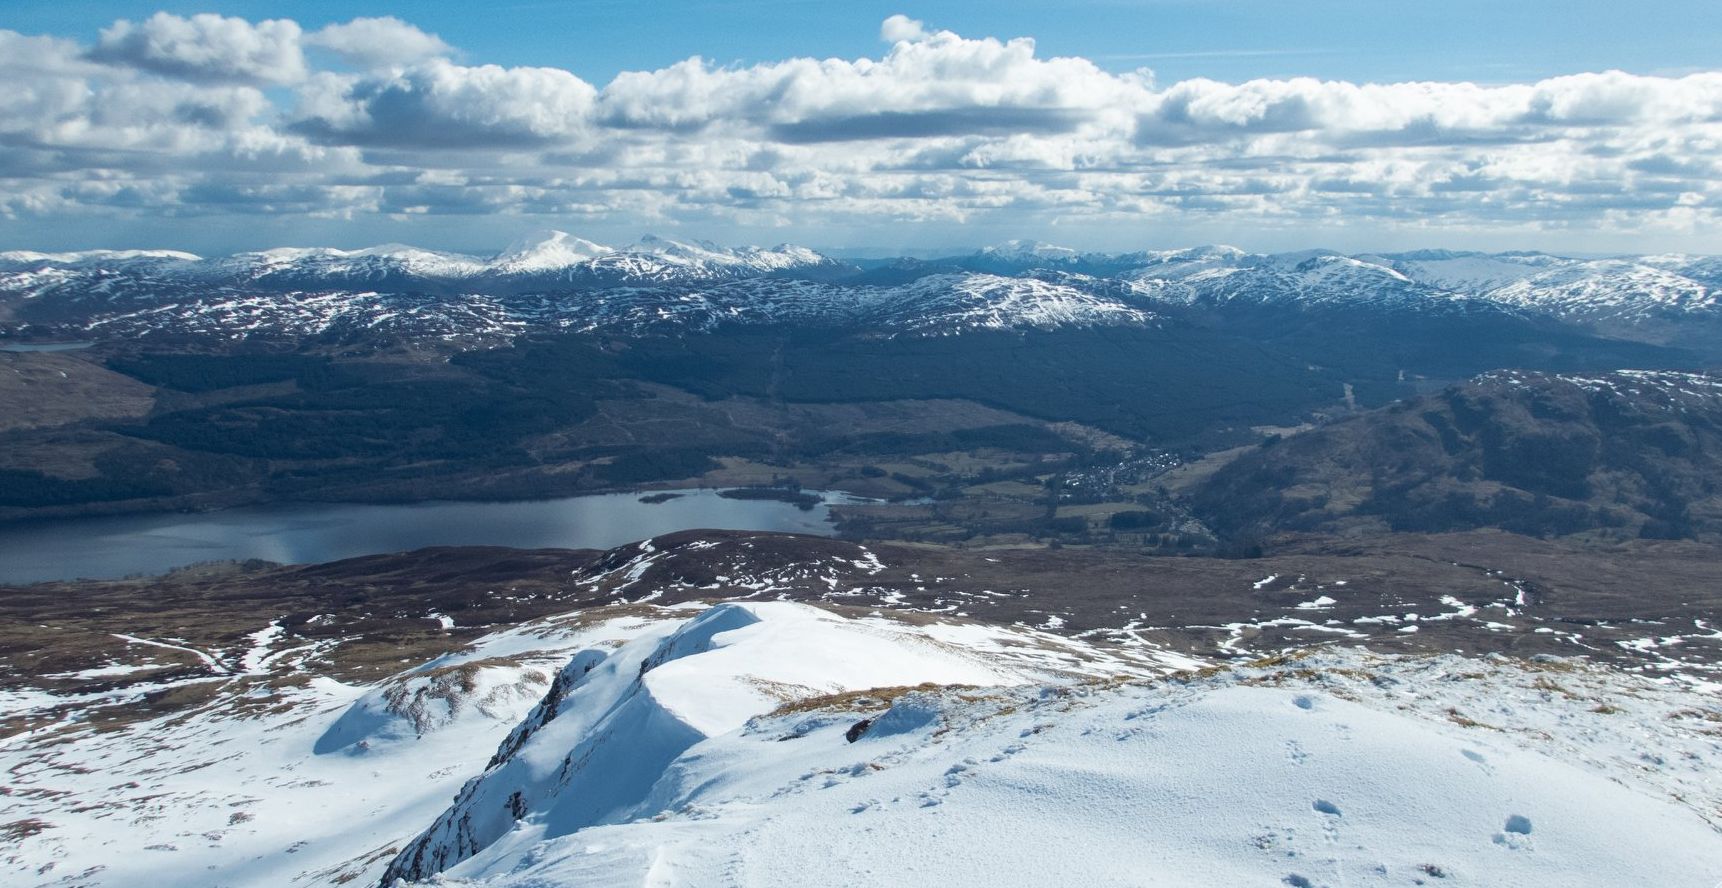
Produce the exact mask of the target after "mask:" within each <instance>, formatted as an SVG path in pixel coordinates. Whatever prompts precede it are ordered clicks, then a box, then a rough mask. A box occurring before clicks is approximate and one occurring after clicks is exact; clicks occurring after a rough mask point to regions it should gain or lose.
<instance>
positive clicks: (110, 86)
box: [0, 13, 1722, 249]
mask: <svg viewBox="0 0 1722 888" xmlns="http://www.w3.org/2000/svg"><path fill="white" fill-rule="evenodd" d="M880 37H881V40H882V50H881V53H880V55H879V57H877V58H862V59H815V58H805V57H792V58H787V59H784V60H781V61H774V62H766V63H761V64H756V65H751V66H745V67H740V66H721V65H714V64H712V63H710V62H708V61H705V60H703V59H700V58H690V59H687V60H685V61H682V62H679V63H677V64H674V65H670V66H669V67H666V68H662V69H658V70H652V71H635V72H626V73H623V74H621V75H618V76H617V77H615V78H614V79H613V80H612V81H611V82H609V83H607V84H602V85H598V84H592V83H587V82H586V81H584V80H582V79H580V78H579V77H577V76H575V75H574V74H572V73H570V72H568V71H565V70H561V69H557V68H529V67H514V68H505V67H500V66H496V65H488V64H466V63H465V62H464V61H463V60H458V56H457V54H456V52H455V50H454V49H453V48H452V47H450V46H449V45H448V44H447V43H445V42H444V41H443V40H442V39H441V38H439V37H437V36H436V35H433V34H428V33H426V32H424V31H422V30H420V29H418V28H416V27H414V26H413V25H411V24H409V23H407V22H403V21H400V20H398V19H394V18H360V19H354V20H353V21H351V22H346V23H342V24H336V25H331V26H329V27H325V28H322V29H321V30H317V31H311V32H307V31H306V30H305V29H303V28H302V27H301V26H300V25H299V24H297V23H295V22H293V21H289V20H285V19H275V20H268V21H258V22H253V21H247V20H244V19H238V18H227V17H222V16H217V15H194V16H191V17H189V18H187V17H181V16H176V15H170V14H167V13H157V14H155V15H153V16H151V17H149V18H147V19H144V20H142V21H125V20H122V21H118V22H115V23H114V24H113V25H112V26H110V27H109V28H106V29H104V30H102V31H101V32H100V34H99V35H98V37H97V38H96V40H95V41H94V42H93V43H91V44H82V43H79V42H77V41H74V40H68V39H64V38H61V37H55V36H31V35H23V34H18V33H15V32H10V31H0V75H4V77H5V79H6V81H7V82H8V84H9V85H10V87H9V89H8V90H6V91H3V92H0V178H3V179H4V188H3V189H0V217H3V218H5V219H6V220H9V221H15V222H22V221H27V220H76V219H79V218H87V217H91V216H97V217H113V216H116V215H117V216H124V217H136V218H148V217H172V218H200V217H205V216H214V215H229V214H273V215H285V214H302V215H308V216H312V217H318V218H331V219H336V218H339V219H364V218H375V219H399V218H407V217H415V216H430V215H438V214H460V215H472V214H494V215H504V216H535V215H555V216H562V217H576V218H579V219H588V220H592V221H593V222H594V223H598V224H628V225H652V224H663V223H666V222H667V223H671V224H684V225H692V226H700V225H704V226H708V227H715V226H730V225H735V226H743V227H749V228H755V229H758V228H788V229H795V230H798V231H818V230H820V229H822V228H826V227H830V228H841V229H843V230H851V231H853V230H864V229H867V228H869V227H874V226H881V227H882V226H898V225H902V224H904V223H925V224H932V225H945V226H952V225H960V224H977V225H997V224H1003V223H1005V222H1008V224H1010V225H1012V226H1014V227H1016V228H1018V229H1021V230H1037V229H1041V228H1046V227H1049V226H1053V225H1065V226H1082V225H1093V226H1117V225H1120V224H1124V225H1128V224H1132V223H1135V224H1157V225H1160V226H1163V227H1164V226H1168V225H1172V226H1175V225H1178V224H1184V223H1190V224H1212V223H1223V224H1228V225H1233V226H1249V225H1256V226H1270V227H1271V226H1279V227H1282V228H1291V227H1303V228H1308V227H1310V226H1315V227H1317V228H1319V227H1321V226H1334V225H1347V226H1366V227H1367V226H1395V227H1411V228H1422V229H1428V230H1431V231H1437V232H1438V231H1442V230H1457V229H1471V230H1537V231H1551V232H1561V231H1587V232H1596V231H1602V232H1618V233H1620V234H1621V235H1622V236H1633V237H1643V236H1644V235H1645V234H1646V233H1652V234H1654V233H1657V232H1668V233H1670V234H1673V235H1682V236H1685V237H1687V238H1688V239H1689V240H1690V239H1691V238H1694V237H1696V238H1700V239H1702V238H1705V237H1713V236H1714V235H1713V234H1707V233H1711V232H1716V231H1718V230H1722V229H1719V228H1718V227H1717V222H1718V221H1719V220H1718V218H1717V217H1718V208H1719V207H1722V184H1719V183H1722V162H1719V160H1718V158H1722V72H1707V73H1697V74H1690V75H1687V76H1681V77H1656V76H1641V75H1633V74H1627V73H1622V72H1619V71H1605V72H1595V73H1580V74H1575V75H1572V76H1567V77H1559V78H1554V79H1549V80H1544V81H1541V82H1536V83H1524V84H1504V85H1479V84H1474V83H1463V82H1418V83H1347V82H1336V81H1324V80H1315V79H1307V78H1295V79H1282V80H1252V81H1248V82H1245V83H1221V82H1217V81H1212V80H1202V79H1197V80H1187V81H1182V82H1177V83H1168V84H1161V83H1158V82H1156V80H1155V78H1154V76H1153V74H1152V73H1151V72H1149V71H1146V70H1141V71H1135V72H1129V73H1116V72H1111V71H1108V70H1105V69H1103V68H1102V67H1100V66H1098V65H1096V64H1095V63H1093V62H1091V61H1089V60H1087V59H1082V58H1044V57H1041V56H1040V55H1039V54H1038V53H1037V51H1036V47H1035V44H1034V41H1033V40H1032V39H1028V38H1017V39H1010V40H999V39H993V38H979V39H976V38H969V37H963V36H959V35H958V34H955V33H952V32H950V31H943V30H938V29H935V28H931V27H928V26H927V25H925V24H924V23H922V22H919V21H915V20H912V19H909V18H906V17H904V16H893V17H891V18H890V19H887V20H886V21H885V22H884V23H883V25H882V27H881V29H880ZM521 224H522V225H525V224H530V222H529V221H527V220H522V222H521ZM1716 247H1717V249H1722V241H1718V242H1717V244H1716Z"/></svg>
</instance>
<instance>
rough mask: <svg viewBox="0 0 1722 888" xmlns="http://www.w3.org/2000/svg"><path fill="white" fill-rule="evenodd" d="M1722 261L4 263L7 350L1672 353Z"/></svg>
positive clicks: (1702, 316)
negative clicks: (612, 347) (667, 340)
mask: <svg viewBox="0 0 1722 888" xmlns="http://www.w3.org/2000/svg"><path fill="white" fill-rule="evenodd" d="M1719 293H1722V259H1717V258H1714V257H1699V256H1685V255H1651V256H1625V257H1612V258H1604V259H1586V258H1568V257H1560V256H1553V255H1548V254H1542V253H1498V254H1486V253H1462V252H1450V251H1418V252H1406V253H1392V254H1366V255H1355V256H1347V255H1341V254H1338V253H1333V252H1327V251H1303V252H1294V253H1281V254H1258V253H1248V252H1245V251H1243V250H1239V249H1236V248H1233V247H1225V246H1207V247H1197V248H1193V249H1184V250H1174V251H1158V252H1156V251H1140V252H1131V253H1090V252H1080V251H1077V250H1073V249H1069V248H1063V247H1057V246H1053V245H1049V244H1043V243H1038V242H1024V241H1011V242H1007V243H1005V244H1001V245H998V246H994V247H989V248H986V249H983V250H979V251H977V252H974V253H972V254H967V255H959V256H952V257H949V258H946V259H938V260H930V261H929V260H919V259H896V260H868V261H864V262H851V261H843V260H837V259H832V258H829V257H827V256H824V255H822V254H820V253H818V252H816V251H814V250H810V249H807V248H804V247H796V246H790V245H780V246H776V247H770V248H760V247H744V248H726V247H721V246H718V245H716V244H712V243H709V242H704V241H697V242H684V241H676V240H669V239H665V238H659V237H654V236H647V237H644V238H642V239H641V240H640V241H639V242H637V243H635V244H632V245H629V246H626V247H620V248H612V247H607V246H604V245H600V244H597V243H593V242H591V241H588V240H584V239H582V238H579V237H575V236H573V235H570V234H567V233H564V232H560V231H546V232H539V233H536V234H533V235H530V236H528V237H525V238H523V239H521V240H520V241H518V242H516V243H515V244H513V245H512V246H510V247H509V248H508V249H506V250H504V251H502V252H500V253H498V254H496V255H494V256H491V257H488V258H481V257H475V256H467V255H461V254H455V253H443V252H436V251H431V250H422V249H417V248H414V247H407V246H400V245H388V246H380V247H373V248H369V249H362V250H338V249H328V248H316V249H303V248H282V249H275V250H266V251H261V252H252V253H240V254H235V255H232V256H227V257H220V258H207V259H206V258H201V257H198V256H194V255H192V254H188V253H181V252H174V251H150V250H125V251H90V252H79V253H34V252H8V253H0V336H5V337H7V338H15V339H54V338H105V337H139V336H176V335H203V336H215V337H219V338H229V339H231V338H242V339H265V340H267V339H290V340H291V339H304V338H309V337H321V338H332V339H335V340H338V341H352V340H356V339H364V338H366V337H376V336H388V337H390V338H391V339H393V340H406V341H439V342H444V343H452V344H455V345H457V346H459V345H462V344H466V345H480V344H490V345H493V344H496V343H497V342H500V341H507V340H511V339H513V338H516V337H518V336H520V335H523V334H533V333H544V332H557V331H584V332H607V333H623V334H642V333H651V332H666V331H667V332H689V331H711V330H715V329H719V328H733V327H737V326H773V325H784V324H791V325H802V326H815V327H823V328H838V329H857V330H866V331H869V332H870V333H872V334H874V335H884V336H919V337H925V336H948V335H958V334H963V333H968V332H974V331H979V330H1024V329H1042V330H1045V329H1059V328H1070V327H1079V328H1092V327H1107V326H1134V327H1144V326H1152V325H1155V324H1157V323H1160V322H1161V320H1162V319H1163V318H1165V317H1167V316H1188V315H1189V314H1191V313H1192V312H1208V313H1219V314H1221V315H1227V314H1237V313H1239V312H1248V311H1251V310H1263V309H1266V310H1274V309H1280V310H1284V309H1296V310H1315V311H1322V310H1334V309H1340V310H1346V309H1356V310H1368V311H1384V312H1401V313H1403V312H1412V313H1418V314H1425V315H1433V316H1448V317H1450V316H1463V315H1478V314H1481V315H1488V316H1497V315H1498V316H1501V317H1504V318H1509V319H1512V320H1514V321H1517V322H1545V321H1547V322H1555V323H1561V324H1565V325H1570V326H1572V327H1574V328H1577V329H1582V330H1585V331H1588V332H1591V333H1594V334H1597V335H1602V336H1606V337H1610V338H1620V339H1627V340H1634V341H1639V342H1647V343H1656V344H1665V345H1693V344H1708V343H1713V342H1714V341H1716V339H1717V333H1718V330H1722V299H1719Z"/></svg>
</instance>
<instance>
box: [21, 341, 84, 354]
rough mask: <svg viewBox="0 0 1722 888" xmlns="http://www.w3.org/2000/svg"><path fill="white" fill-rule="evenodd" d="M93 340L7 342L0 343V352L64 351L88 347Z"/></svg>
mask: <svg viewBox="0 0 1722 888" xmlns="http://www.w3.org/2000/svg"><path fill="white" fill-rule="evenodd" d="M92 345H95V343H94V342H7V343H0V352H65V351H77V350H78V349H81V348H89V347H90V346H92Z"/></svg>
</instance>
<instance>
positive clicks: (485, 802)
mask: <svg viewBox="0 0 1722 888" xmlns="http://www.w3.org/2000/svg"><path fill="white" fill-rule="evenodd" d="M994 634H995V635H996V636H997V637H1008V636H1010V635H1011V634H1012V633H1010V632H1008V631H1002V630H1001V631H999V632H997V633H994ZM1021 641H1023V642H1029V641H1031V639H1029V638H1027V637H1025V638H1023V639H1021ZM1052 654H1053V649H1052V648H1048V650H1047V656H1045V657H1044V659H1042V660H1041V661H1040V662H1039V663H1038V664H1037V663H1036V662H1035V660H1034V659H1033V658H1032V657H1025V656H1022V655H1018V656H1016V657H1014V658H1013V657H1000V656H989V655H988V653H987V652H986V651H985V650H983V649H981V648H978V647H969V646H965V645H961V644H956V643H952V642H944V641H941V640H940V639H939V638H938V636H937V634H936V633H935V632H930V631H925V630H922V629H917V628H915V627H912V626H910V625H907V624H903V623H898V622H894V621H887V620H883V619H856V618H848V617H840V616H837V615H834V614H831V613H829V612H826V611H823V610H821V609H819V608H816V607H812V606H809V605H803V604H795V603H791V602H769V603H756V604H721V605H717V606H715V607H712V608H710V609H709V610H706V611H704V612H703V613H700V614H698V615H697V616H695V617H693V618H691V619H689V620H687V621H686V622H684V623H681V624H679V625H678V624H672V623H667V624H663V625H661V626H659V627H657V628H656V629H655V630H653V631H649V632H647V633H644V634H642V635H641V636H640V637H639V638H637V639H635V640H634V641H631V642H629V643H628V644H626V645H624V646H622V647H620V648H617V649H615V650H614V651H599V650H592V651H586V652H582V653H581V654H580V655H577V656H576V657H575V658H573V659H572V660H571V661H569V663H568V665H567V666H566V667H564V668H563V670H562V671H561V673H560V674H559V675H558V676H557V677H556V679H555V681H554V683H553V685H552V687H551V689H550V691H549V692H548V693H547V694H546V696H545V698H544V701H543V702H542V703H541V704H540V705H539V707H538V708H537V709H535V710H534V711H533V713H532V714H531V715H529V716H527V718H526V720H525V721H524V722H522V723H521V725H520V726H519V727H518V728H516V729H515V731H514V733H513V734H512V735H511V736H510V737H509V738H508V739H507V740H505V741H503V744H502V746H501V748H500V749H499V751H498V753H497V755H496V757H495V758H494V759H493V761H492V766H491V767H490V768H489V769H488V770H486V772H485V773H484V775H483V776H481V777H479V778H476V779H475V780H473V781H471V782H469V783H468V784H467V785H466V787H465V788H464V789H462V790H461V793H460V796H459V797H458V798H457V799H456V800H455V803H454V805H453V806H451V807H450V808H449V809H448V810H447V811H446V812H444V814H443V815H442V817H440V818H439V819H438V820H437V822H436V824H435V825H433V826H432V827H431V828H430V829H429V830H427V831H426V832H425V833H424V834H423V835H422V836H420V837H419V838H418V839H416V840H415V841H414V842H412V843H411V844H410V845H409V846H408V847H407V848H406V849H404V850H403V851H402V852H401V853H400V855H399V856H398V857H396V858H395V861H394V863H392V864H391V865H390V867H389V876H388V877H386V878H385V881H387V878H408V879H422V878H426V877H429V876H431V875H433V874H435V873H439V872H442V871H444V870H447V869H449V868H451V867H454V866H456V865H458V864H460V863H461V862H462V861H464V860H466V859H468V858H471V857H474V856H475V855H476V856H482V857H484V859H485V860H487V861H495V860H503V859H509V858H511V857H512V856H513V855H516V854H519V853H523V852H524V851H525V849H527V848H528V847H530V845H531V844H532V843H533V842H536V841H539V840H542V839H548V838H554V837H557V836H563V835H568V834H570V833H574V832H576V831H579V830H582V829H586V828H589V827H595V826H600V825H602V824H608V823H622V822H627V821H628V820H631V819H633V818H634V817H635V816H637V815H638V813H639V812H640V811H642V810H644V808H649V807H651V806H652V805H653V804H654V801H653V797H652V794H653V791H654V787H655V786H656V785H657V783H658V781H659V778H660V777H661V776H662V775H663V773H664V770H665V769H666V768H668V767H669V766H670V765H671V763H672V762H675V761H676V760H677V759H678V757H680V756H682V755H683V753H685V752H687V751H688V750H689V749H690V748H692V747H694V746H695V745H696V744H699V743H701V742H702V741H704V740H706V739H708V738H710V737H714V736H719V735H722V734H726V733H729V732H732V731H735V730H737V729H739V728H741V727H742V726H743V725H744V724H746V722H747V721H748V719H750V718H753V717H755V716H759V715H762V714H765V713H768V712H771V711H773V710H776V709H778V708H780V707H784V706H786V705H790V704H794V703H796V701H801V700H806V699H809V698H816V697H821V696H825V695H831V694H839V693H843V692H849V691H860V690H866V689H871V688H886V687H897V686H912V685H919V684H922V683H933V684H937V685H984V686H995V685H1013V684H1022V683H1025V682H1028V681H1030V680H1036V679H1038V680H1048V679H1051V678H1053V677H1054V676H1055V675H1056V674H1057V673H1058V672H1059V671H1061V669H1063V668H1069V667H1063V666H1060V667H1057V668H1055V667H1054V664H1055V663H1057V662H1058V661H1057V660H1056V659H1055V658H1054V656H1052ZM1066 655H1068V654H1066ZM1079 662H1080V661H1072V665H1079ZM475 865H482V864H475Z"/></svg>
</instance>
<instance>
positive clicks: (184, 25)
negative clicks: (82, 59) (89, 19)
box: [90, 12, 305, 83]
mask: <svg viewBox="0 0 1722 888" xmlns="http://www.w3.org/2000/svg"><path fill="white" fill-rule="evenodd" d="M299 38H300V29H299V25H298V23H296V22H292V21H288V20H285V19H272V20H269V21H263V22H257V23H255V24H253V23H251V22H248V21H246V20H245V19H241V18H227V17H224V16H219V15H214V14H210V13H203V14H200V15H194V16H192V17H190V18H182V17H180V16H177V15H169V14H168V13H165V12H158V13H156V14H155V15H153V16H150V17H149V18H148V19H146V20H144V21H142V22H132V21H127V20H124V19H121V20H120V21H117V22H114V23H113V25H112V26H110V27H108V28H107V29H105V30H103V31H102V35H101V40H100V41H99V42H98V43H97V44H96V46H95V48H94V49H93V50H91V52H90V58H92V59H95V60H96V61H100V62H106V63H108V64H112V65H124V66H128V67H133V68H138V69H140V70H145V71H153V72H155V73H157V74H162V75H165V76H168V77H178V78H183V79H186V80H194V81H203V82H214V83H295V82H297V81H299V80H301V79H303V78H304V77H305V57H304V54H303V53H302V52H301V51H300V48H299Z"/></svg>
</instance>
